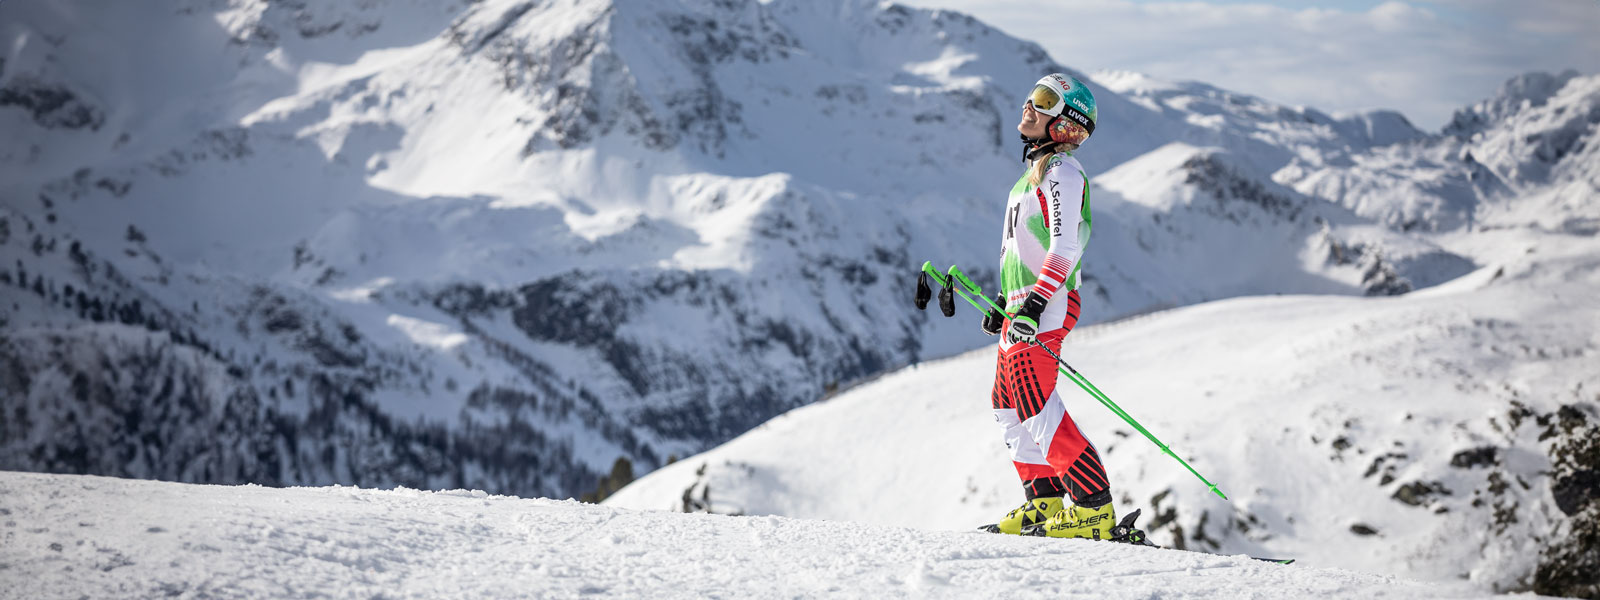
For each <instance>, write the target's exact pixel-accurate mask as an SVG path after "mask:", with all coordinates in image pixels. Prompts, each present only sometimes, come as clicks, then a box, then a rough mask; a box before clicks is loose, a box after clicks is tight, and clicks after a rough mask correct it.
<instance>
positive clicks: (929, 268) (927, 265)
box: [922, 260, 950, 287]
mask: <svg viewBox="0 0 1600 600" xmlns="http://www.w3.org/2000/svg"><path fill="white" fill-rule="evenodd" d="M922 272H923V273H927V274H928V276H930V277H933V280H934V281H937V282H939V285H942V286H945V287H950V278H949V277H946V276H945V274H944V273H940V272H939V270H938V269H935V268H933V261H931V260H929V261H923V263H922Z"/></svg>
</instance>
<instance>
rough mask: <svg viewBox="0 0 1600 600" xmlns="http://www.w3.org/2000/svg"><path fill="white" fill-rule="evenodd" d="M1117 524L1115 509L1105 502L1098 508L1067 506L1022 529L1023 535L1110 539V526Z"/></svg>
mask: <svg viewBox="0 0 1600 600" xmlns="http://www.w3.org/2000/svg"><path fill="white" fill-rule="evenodd" d="M1116 526H1117V514H1116V511H1115V510H1113V509H1112V508H1111V503H1110V502H1107V503H1105V504H1104V505H1101V506H1100V507H1099V508H1084V507H1082V506H1076V505H1074V506H1069V507H1067V509H1066V510H1063V511H1061V512H1058V513H1056V514H1055V515H1054V516H1051V517H1050V518H1049V519H1047V520H1045V522H1043V523H1040V524H1038V525H1034V526H1032V527H1027V528H1024V529H1023V530H1022V534H1023V535H1035V536H1044V537H1053V538H1089V539H1093V540H1109V539H1111V528H1112V527H1116Z"/></svg>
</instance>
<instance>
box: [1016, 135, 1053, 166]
mask: <svg viewBox="0 0 1600 600" xmlns="http://www.w3.org/2000/svg"><path fill="white" fill-rule="evenodd" d="M1019 137H1021V138H1022V162H1033V161H1034V160H1036V159H1038V158H1039V157H1041V156H1044V155H1046V154H1049V153H1051V152H1055V150H1056V146H1060V145H1061V142H1057V141H1053V140H1051V139H1050V138H1042V139H1033V138H1030V137H1028V136H1026V135H1020V134H1019Z"/></svg>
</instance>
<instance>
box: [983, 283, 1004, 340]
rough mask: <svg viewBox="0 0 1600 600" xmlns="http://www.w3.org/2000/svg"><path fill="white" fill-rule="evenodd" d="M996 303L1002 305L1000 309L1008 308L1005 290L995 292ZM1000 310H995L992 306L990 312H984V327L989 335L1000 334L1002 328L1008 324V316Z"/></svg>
mask: <svg viewBox="0 0 1600 600" xmlns="http://www.w3.org/2000/svg"><path fill="white" fill-rule="evenodd" d="M994 303H995V304H997V305H999V306H1000V310H1005V309H1006V293H1005V292H1000V293H998V294H995V295H994ZM1000 310H995V309H993V308H991V309H989V310H988V312H985V313H984V314H983V324H982V327H983V332H984V333H987V334H989V335H1000V330H1001V329H1004V328H1005V326H1006V316H1005V315H1002V314H1000Z"/></svg>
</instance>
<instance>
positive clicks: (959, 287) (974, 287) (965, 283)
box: [917, 261, 1228, 500]
mask: <svg viewBox="0 0 1600 600" xmlns="http://www.w3.org/2000/svg"><path fill="white" fill-rule="evenodd" d="M922 272H923V274H924V275H928V276H932V277H933V279H934V280H935V281H938V282H939V284H940V285H942V286H944V287H945V289H944V290H940V294H939V296H940V304H941V305H940V309H941V310H943V311H944V313H945V316H950V315H953V314H954V313H955V306H954V303H953V302H948V301H946V300H945V298H946V293H947V290H954V291H955V293H957V294H960V295H961V298H962V299H964V300H966V301H967V303H968V304H971V305H972V306H973V308H976V309H978V310H979V311H986V310H989V309H993V310H994V311H996V312H998V313H1000V316H1002V317H1004V318H1005V319H1006V320H1007V321H1013V320H1015V319H1016V317H1014V316H1012V315H1011V314H1009V313H1007V312H1006V311H1005V309H1002V308H1000V306H999V305H996V304H995V303H994V301H993V300H990V299H989V297H988V296H987V295H985V294H984V293H983V288H982V287H980V286H978V284H976V283H973V281H972V280H971V279H968V278H967V276H966V274H964V273H962V272H961V269H959V268H957V267H956V266H955V265H950V269H949V271H948V272H947V273H940V272H939V271H938V270H937V269H934V268H933V261H927V262H924V263H922ZM917 283H918V292H917V297H918V306H919V307H920V306H924V305H925V304H926V300H924V299H923V288H924V287H925V286H926V283H925V281H924V280H923V279H922V276H920V275H919V276H918V282H917ZM973 296H977V297H978V298H979V299H982V300H983V302H984V303H985V304H988V305H989V307H988V308H985V307H984V306H983V305H982V304H978V301H977V300H973V299H972V297H973ZM947 303H948V304H949V305H950V306H949V309H948V310H945V304H947ZM1034 345H1035V346H1038V347H1040V348H1043V349H1044V351H1045V353H1046V354H1049V355H1050V358H1053V359H1055V360H1056V364H1057V367H1056V371H1057V372H1060V373H1061V374H1062V375H1066V376H1067V379H1069V380H1071V381H1072V382H1073V383H1076V384H1078V387H1079V388H1080V389H1082V390H1083V391H1084V393H1087V394H1089V396H1090V397H1091V398H1094V399H1095V400H1097V401H1099V402H1100V404H1101V405H1102V406H1105V407H1106V409H1108V410H1110V411H1111V413H1112V414H1114V415H1117V416H1118V417H1121V418H1122V420H1123V421H1125V422H1127V423H1128V424H1129V425H1132V426H1133V428H1134V429H1135V430H1137V431H1138V432H1139V433H1141V434H1144V437H1145V438H1147V439H1149V440H1150V441H1151V443H1154V444H1155V445H1156V447H1158V448H1160V449H1161V451H1162V452H1163V453H1165V454H1166V455H1167V456H1170V457H1172V458H1173V460H1176V461H1178V464H1181V465H1183V468H1185V469H1188V470H1189V473H1191V474H1193V475H1194V476H1195V477H1196V478H1199V479H1200V481H1201V482H1202V483H1204V484H1206V487H1207V488H1210V489H1211V493H1213V494H1216V495H1217V496H1218V497H1220V498H1222V499H1223V500H1227V499H1228V496H1227V495H1225V494H1223V493H1222V490H1219V489H1217V485H1216V484H1214V483H1211V481H1209V480H1207V479H1206V478H1205V476H1204V475H1201V474H1200V472H1199V471H1196V470H1194V467H1192V466H1189V463H1188V462H1187V461H1185V460H1183V458H1182V457H1179V456H1178V455H1177V453H1175V452H1173V451H1172V448H1171V447H1170V446H1167V445H1166V444H1164V443H1162V442H1161V440H1159V439H1157V438H1156V436H1155V434H1152V433H1150V430H1148V429H1145V427H1144V425H1140V424H1139V421H1137V420H1135V419H1134V418H1133V417H1132V416H1131V415H1129V414H1128V412H1127V411H1125V410H1123V409H1122V407H1121V406H1117V403H1115V402H1112V401H1111V398H1110V397H1108V396H1106V394H1105V392H1102V391H1100V388H1098V387H1095V385H1094V384H1093V383H1090V382H1089V379H1088V378H1087V377H1084V376H1083V374H1082V373H1079V372H1078V370H1077V369H1074V368H1072V365H1070V364H1068V363H1067V361H1066V360H1065V359H1062V358H1061V355H1059V354H1056V353H1055V351H1053V350H1051V349H1050V348H1049V347H1048V346H1046V345H1044V344H1042V343H1039V342H1037V341H1035V342H1034Z"/></svg>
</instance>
